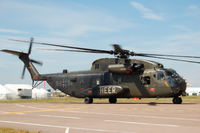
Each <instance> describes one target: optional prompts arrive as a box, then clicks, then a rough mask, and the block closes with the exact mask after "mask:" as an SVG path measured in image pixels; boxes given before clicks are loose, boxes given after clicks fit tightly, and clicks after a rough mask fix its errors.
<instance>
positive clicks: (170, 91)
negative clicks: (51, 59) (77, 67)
mask: <svg viewBox="0 0 200 133" xmlns="http://www.w3.org/2000/svg"><path fill="white" fill-rule="evenodd" d="M10 40H12V41H18V42H27V43H30V46H29V50H28V53H24V52H18V51H13V50H7V49H4V50H1V51H3V52H7V53H10V54H14V55H17V56H18V57H19V59H20V60H21V61H23V62H24V69H23V73H22V78H23V76H24V72H25V68H27V69H28V71H29V73H30V75H31V78H32V80H33V86H34V85H38V81H41V82H42V81H47V83H48V84H49V85H50V86H51V87H52V88H53V89H59V90H60V91H62V92H63V93H65V94H68V95H70V96H72V97H77V98H85V100H84V101H85V103H86V104H89V103H93V98H109V102H110V103H116V102H117V98H139V99H141V98H166V97H172V98H173V100H172V101H173V103H174V104H181V103H182V99H181V98H180V97H179V96H181V95H182V96H186V92H185V90H186V82H185V80H184V79H183V78H182V77H180V76H179V74H178V73H177V72H176V71H175V70H173V69H167V68H164V66H163V64H161V63H158V62H154V61H149V60H139V59H130V58H129V57H130V56H143V57H152V58H161V59H167V60H175V61H184V62H190V63H200V62H195V61H188V60H179V59H174V58H166V57H163V56H168V57H185V58H200V57H196V56H179V55H162V54H146V53H135V52H131V51H129V50H124V49H122V48H121V47H120V46H119V45H117V44H115V45H113V46H114V50H111V51H108V50H98V49H90V48H81V47H73V46H65V45H57V44H49V43H39V42H33V38H31V41H30V42H29V41H22V40H13V39H10ZM33 43H35V44H40V45H47V46H54V47H62V48H70V49H74V50H67V49H53V50H57V51H71V52H85V53H94V54H97V53H104V54H111V55H114V56H115V58H102V59H97V60H95V61H94V62H93V63H92V67H91V69H90V70H87V71H78V72H68V70H66V69H64V70H63V72H62V73H55V74H40V73H39V72H38V71H37V69H36V68H35V67H34V65H33V63H36V64H40V65H41V64H42V63H41V62H39V61H36V60H32V59H29V55H30V53H31V49H32V44H33ZM45 50H52V49H45ZM35 81H36V83H34V82H35Z"/></svg>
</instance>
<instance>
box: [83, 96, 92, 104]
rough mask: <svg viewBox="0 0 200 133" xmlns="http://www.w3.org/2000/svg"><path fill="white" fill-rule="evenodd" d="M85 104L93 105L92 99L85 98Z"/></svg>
mask: <svg viewBox="0 0 200 133" xmlns="http://www.w3.org/2000/svg"><path fill="white" fill-rule="evenodd" d="M85 103H86V104H89V103H93V99H92V98H91V97H86V98H85Z"/></svg>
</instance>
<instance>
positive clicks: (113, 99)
mask: <svg viewBox="0 0 200 133" xmlns="http://www.w3.org/2000/svg"><path fill="white" fill-rule="evenodd" d="M109 102H110V103H116V102H117V98H109Z"/></svg>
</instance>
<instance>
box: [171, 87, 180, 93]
mask: <svg viewBox="0 0 200 133" xmlns="http://www.w3.org/2000/svg"><path fill="white" fill-rule="evenodd" d="M171 89H172V92H173V93H174V94H177V93H179V92H180V90H181V89H180V86H174V87H171Z"/></svg>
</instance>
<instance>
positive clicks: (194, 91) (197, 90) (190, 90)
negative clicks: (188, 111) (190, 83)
mask: <svg viewBox="0 0 200 133" xmlns="http://www.w3.org/2000/svg"><path fill="white" fill-rule="evenodd" d="M186 93H187V95H189V96H199V95H200V87H187V89H186Z"/></svg>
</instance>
